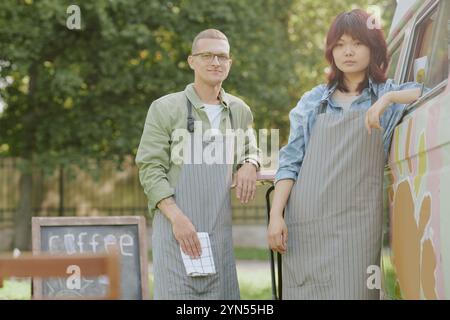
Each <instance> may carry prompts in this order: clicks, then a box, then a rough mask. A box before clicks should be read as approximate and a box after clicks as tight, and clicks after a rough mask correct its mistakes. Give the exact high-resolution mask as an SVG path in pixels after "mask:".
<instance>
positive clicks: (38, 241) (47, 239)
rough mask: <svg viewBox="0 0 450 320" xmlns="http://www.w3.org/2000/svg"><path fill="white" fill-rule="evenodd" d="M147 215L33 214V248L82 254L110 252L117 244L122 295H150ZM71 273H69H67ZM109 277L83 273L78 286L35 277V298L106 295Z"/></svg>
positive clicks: (36, 250) (41, 251) (42, 250)
mask: <svg viewBox="0 0 450 320" xmlns="http://www.w3.org/2000/svg"><path fill="white" fill-rule="evenodd" d="M145 231H146V224H145V218H144V217H139V216H121V217H34V218H33V219H32V239H33V252H35V253H43V252H45V253H50V254H52V253H54V254H67V255H72V254H83V253H104V252H108V248H109V247H110V246H111V245H114V246H116V248H117V249H118V251H119V256H120V268H121V271H120V291H121V298H122V299H130V300H140V299H148V273H147V268H148V260H147V245H146V236H145ZM68 276H70V274H68ZM107 288H108V283H107V278H106V277H103V276H100V277H94V278H92V277H89V278H87V277H83V275H82V272H81V283H79V285H78V286H77V287H76V288H73V286H70V282H68V281H66V279H63V278H49V279H33V296H34V297H35V298H38V299H39V298H51V297H58V298H61V297H64V296H66V297H86V298H89V297H90V296H96V297H98V296H104V295H105V294H106V290H107Z"/></svg>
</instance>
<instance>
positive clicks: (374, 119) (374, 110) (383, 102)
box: [364, 93, 392, 134]
mask: <svg viewBox="0 0 450 320" xmlns="http://www.w3.org/2000/svg"><path fill="white" fill-rule="evenodd" d="M391 104H392V101H391V99H390V94H389V93H387V94H385V95H383V96H382V97H381V98H380V99H378V101H377V102H375V104H374V105H373V106H371V107H370V108H369V109H368V110H367V112H366V118H365V120H364V122H365V126H366V129H367V132H368V133H369V134H371V131H372V128H375V129H381V125H380V117H381V116H382V115H383V113H384V111H385V110H386V108H387V107H389V106H390V105H391Z"/></svg>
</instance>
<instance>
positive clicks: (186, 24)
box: [0, 0, 396, 298]
mask: <svg viewBox="0 0 450 320" xmlns="http://www.w3.org/2000/svg"><path fill="white" fill-rule="evenodd" d="M72 4H76V5H77V6H79V8H80V18H81V19H80V22H81V25H80V26H81V28H80V29H79V30H78V29H73V30H70V29H69V28H68V27H67V25H66V22H67V19H68V17H69V16H70V13H67V8H68V7H69V6H70V5H72ZM369 5H376V6H378V7H379V8H380V12H381V18H382V22H383V29H384V30H385V33H386V32H387V31H388V30H389V27H390V25H389V23H390V21H391V19H392V16H393V14H394V9H395V7H396V1H395V0H378V1H376V2H373V1H368V0H332V1H329V0H326V1H325V0H324V1H317V0H252V1H250V0H195V1H194V0H173V1H162V0H147V1H143V0H96V1H72V0H71V1H64V0H2V1H1V2H0V251H9V250H12V249H13V248H19V249H21V250H30V249H31V246H30V245H31V228H30V225H31V217H32V216H93V215H96V216H98V215H105V216H106V215H147V201H146V198H145V195H144V193H143V191H142V188H141V186H140V184H139V179H138V175H137V168H136V166H135V164H134V156H135V153H136V151H137V147H138V144H139V140H140V137H141V134H142V129H143V125H144V121H145V117H146V114H147V111H148V107H149V106H150V104H151V102H152V101H153V100H155V99H157V98H159V97H161V96H163V95H166V94H168V93H171V92H175V91H181V90H183V89H184V87H185V86H186V84H188V83H190V82H192V81H193V73H192V71H191V70H190V69H189V68H188V64H187V62H186V59H187V56H188V55H189V53H190V48H191V43H192V40H193V38H194V37H195V35H196V34H197V33H198V32H200V31H201V30H203V29H207V28H217V29H220V30H221V31H223V32H224V33H225V34H226V35H227V36H228V38H229V40H230V44H231V54H232V58H233V66H232V69H231V73H230V76H229V78H228V80H227V81H226V82H225V83H224V88H225V90H227V91H228V92H230V93H232V94H234V95H236V96H239V97H241V98H242V99H243V100H245V101H246V102H247V104H248V105H249V106H250V107H251V109H252V111H253V114H254V118H255V129H256V130H259V129H263V128H265V129H269V130H270V129H279V130H280V143H279V144H280V146H283V145H284V144H285V143H286V140H287V136H288V134H289V119H288V113H289V111H290V110H291V109H292V108H293V107H294V106H295V104H296V103H297V101H298V100H299V98H300V97H301V96H302V94H303V93H305V92H306V91H308V90H310V89H311V88H312V87H314V86H316V85H318V84H320V83H323V82H324V81H325V71H326V67H327V64H326V61H325V58H324V43H325V36H326V32H327V30H328V28H329V26H330V24H331V22H332V20H333V18H334V17H335V16H336V15H337V14H339V13H340V12H342V11H349V10H352V9H354V8H362V9H367V8H368V6H369ZM386 36H387V34H386ZM268 187H269V185H261V186H259V187H258V195H257V198H256V199H255V200H254V201H252V202H251V203H249V204H247V205H246V206H241V205H240V204H239V203H238V202H237V201H236V199H235V198H234V195H233V209H234V210H233V223H234V224H235V227H236V228H235V238H236V239H235V243H236V256H237V258H238V259H240V260H243V261H244V260H245V261H264V262H267V260H268V256H267V250H266V249H265V245H266V243H265V234H264V230H265V224H266V206H265V199H264V195H265V192H266V190H267V188H268ZM147 222H148V224H149V225H150V224H151V221H149V219H147ZM249 230H253V231H254V232H255V235H256V236H249V234H250V233H249ZM261 230H262V231H261ZM150 257H151V255H150ZM267 266H268V265H267V264H266V265H265V267H263V269H262V271H261V272H263V273H264V274H266V275H267V270H268V269H267ZM247 267H248V268H247V269H248V270H250V273H252V270H253V271H255V270H257V267H256V265H251V264H249V265H247ZM255 268H256V269H255ZM264 268H265V269H264ZM242 270H246V267H242V268H241V271H242ZM242 272H245V271H242ZM253 276H254V277H259V276H258V273H254V272H253ZM268 276H269V280H267V279H266V280H267V281H266V282H264V285H263V287H262V288H260V287H257V288H256V289H255V288H253V287H252V284H251V283H250V284H249V288H250V289H249V292H250V293H249V294H248V295H245V296H244V298H246V297H248V298H270V292H269V290H270V289H269V286H270V283H269V281H270V274H269V275H268ZM241 278H242V273H241V274H240V280H242V279H241ZM266 278H267V276H266ZM245 279H248V278H245ZM255 281H256V282H258V280H255ZM242 283H243V282H242V281H241V284H242ZM244 283H245V280H244ZM258 290H259V291H258Z"/></svg>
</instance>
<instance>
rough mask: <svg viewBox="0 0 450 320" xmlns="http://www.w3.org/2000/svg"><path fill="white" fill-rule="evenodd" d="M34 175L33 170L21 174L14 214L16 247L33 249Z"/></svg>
mask: <svg viewBox="0 0 450 320" xmlns="http://www.w3.org/2000/svg"><path fill="white" fill-rule="evenodd" d="M32 188H33V176H32V173H31V170H25V171H23V172H22V174H21V176H20V183H19V189H20V190H19V194H20V198H19V206H18V208H17V211H16V214H15V216H14V248H18V249H20V250H27V251H29V250H31V217H32V216H33V208H32Z"/></svg>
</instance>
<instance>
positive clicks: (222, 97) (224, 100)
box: [184, 83, 230, 109]
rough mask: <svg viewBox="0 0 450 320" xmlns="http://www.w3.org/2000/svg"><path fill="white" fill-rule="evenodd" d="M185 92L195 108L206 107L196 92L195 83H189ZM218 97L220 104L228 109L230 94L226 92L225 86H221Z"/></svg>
mask: <svg viewBox="0 0 450 320" xmlns="http://www.w3.org/2000/svg"><path fill="white" fill-rule="evenodd" d="M184 92H185V94H186V96H187V98H188V99H189V101H191V103H192V105H193V106H194V108H195V109H201V108H203V107H204V105H205V104H204V103H203V102H202V101H201V100H200V98H199V96H198V95H197V92H195V89H194V84H193V83H190V84H188V85H187V86H186V89H185V90H184ZM217 98H218V99H219V101H220V104H221V105H222V106H223V107H224V108H225V109H228V106H229V104H230V100H229V98H228V94H227V93H226V92H225V90H224V89H223V88H220V92H219V96H218V97H217Z"/></svg>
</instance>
